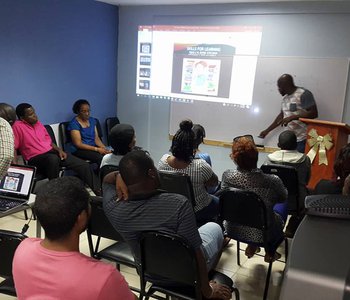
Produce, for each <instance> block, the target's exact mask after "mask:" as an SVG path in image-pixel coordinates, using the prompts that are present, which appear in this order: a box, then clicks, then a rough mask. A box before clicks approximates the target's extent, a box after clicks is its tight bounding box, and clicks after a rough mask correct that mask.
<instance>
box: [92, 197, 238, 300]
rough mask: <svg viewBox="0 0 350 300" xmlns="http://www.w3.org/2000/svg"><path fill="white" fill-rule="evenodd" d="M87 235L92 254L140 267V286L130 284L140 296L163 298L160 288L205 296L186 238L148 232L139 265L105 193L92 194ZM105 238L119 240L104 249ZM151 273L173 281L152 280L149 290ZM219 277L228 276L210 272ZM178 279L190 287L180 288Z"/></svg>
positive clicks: (172, 293)
mask: <svg viewBox="0 0 350 300" xmlns="http://www.w3.org/2000/svg"><path fill="white" fill-rule="evenodd" d="M93 236H97V240H96V243H95V244H94V243H93V241H94V239H93ZM87 237H88V243H89V249H90V255H91V256H92V257H95V258H97V259H107V260H110V261H113V262H115V263H116V266H117V268H118V270H120V265H126V266H128V267H131V268H134V269H136V270H137V272H138V274H139V275H140V288H137V287H130V288H131V289H132V290H134V291H136V292H138V293H140V299H142V298H143V296H145V297H146V299H148V297H150V296H152V298H157V299H163V298H160V297H158V296H157V295H154V293H156V292H161V293H164V294H166V295H170V296H174V297H179V298H181V299H202V293H201V286H200V280H199V270H198V268H197V266H198V264H197V258H196V255H195V253H194V249H192V248H191V247H190V246H189V245H188V242H187V241H185V240H184V239H183V238H181V237H179V236H177V235H171V234H165V233H161V232H145V233H144V234H143V235H142V238H141V241H140V250H141V265H137V263H136V262H135V260H134V257H133V255H132V252H131V249H130V247H129V246H128V245H127V243H126V242H125V241H123V239H122V237H121V236H120V234H119V233H118V232H117V231H116V230H115V229H114V228H113V226H112V225H111V223H110V222H109V220H108V219H107V217H106V215H105V213H104V211H103V204H102V198H101V197H91V217H90V222H89V225H88V228H87ZM101 238H107V239H110V240H114V241H116V242H115V243H113V244H112V245H110V246H108V247H106V248H104V249H102V250H100V249H99V245H100V239H101ZM149 276H151V277H152V276H153V277H158V278H159V277H161V278H164V279H167V280H169V282H171V283H172V284H171V285H166V284H164V285H159V284H151V287H150V288H149V289H148V291H146V283H147V279H146V278H147V277H149ZM217 277H219V278H220V280H222V279H223V278H224V280H225V276H224V275H223V274H221V273H219V272H212V273H210V274H209V279H215V278H217ZM226 281H227V282H229V284H228V285H230V286H231V285H232V282H231V280H230V279H229V278H226ZM174 283H178V285H180V286H186V287H188V288H185V289H184V288H183V287H181V288H176V285H174ZM233 291H234V293H235V295H236V299H238V300H239V291H238V289H237V288H234V289H233Z"/></svg>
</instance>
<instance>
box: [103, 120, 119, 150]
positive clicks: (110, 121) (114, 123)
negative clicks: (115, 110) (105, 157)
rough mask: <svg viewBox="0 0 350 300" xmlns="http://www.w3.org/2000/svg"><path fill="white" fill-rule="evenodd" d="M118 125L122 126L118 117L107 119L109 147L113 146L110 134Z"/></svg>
mask: <svg viewBox="0 0 350 300" xmlns="http://www.w3.org/2000/svg"><path fill="white" fill-rule="evenodd" d="M117 124H120V122H119V119H118V117H110V118H107V119H106V121H105V126H106V135H107V144H108V146H110V145H111V144H110V141H109V133H110V131H111V129H112V128H113V127H114V126H115V125H117Z"/></svg>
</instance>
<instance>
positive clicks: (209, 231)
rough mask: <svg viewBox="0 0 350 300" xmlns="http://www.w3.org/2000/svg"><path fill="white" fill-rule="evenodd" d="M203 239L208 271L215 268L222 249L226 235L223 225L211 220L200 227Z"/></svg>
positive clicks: (199, 230)
mask: <svg viewBox="0 0 350 300" xmlns="http://www.w3.org/2000/svg"><path fill="white" fill-rule="evenodd" d="M198 232H199V235H200V236H201V239H202V251H203V254H204V258H205V261H206V263H207V270H208V272H209V271H210V270H212V269H214V268H215V264H216V263H217V259H218V254H219V253H220V251H221V249H222V244H223V242H224V235H223V233H222V229H221V227H220V226H219V225H218V224H217V223H214V222H209V223H206V224H204V225H203V226H201V227H199V228H198Z"/></svg>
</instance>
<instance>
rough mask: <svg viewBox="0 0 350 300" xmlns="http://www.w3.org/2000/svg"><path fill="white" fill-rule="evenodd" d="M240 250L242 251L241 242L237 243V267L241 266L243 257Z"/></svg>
mask: <svg viewBox="0 0 350 300" xmlns="http://www.w3.org/2000/svg"><path fill="white" fill-rule="evenodd" d="M239 249H240V245H239V242H238V241H237V265H239V266H240V265H241V257H240V255H239Z"/></svg>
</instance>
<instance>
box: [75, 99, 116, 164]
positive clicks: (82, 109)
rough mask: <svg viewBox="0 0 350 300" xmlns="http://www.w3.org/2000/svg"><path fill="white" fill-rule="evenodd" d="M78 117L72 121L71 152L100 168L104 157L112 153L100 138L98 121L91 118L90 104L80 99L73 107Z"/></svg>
mask: <svg viewBox="0 0 350 300" xmlns="http://www.w3.org/2000/svg"><path fill="white" fill-rule="evenodd" d="M73 112H74V113H75V114H76V117H74V118H73V119H72V121H70V123H69V125H68V130H69V131H70V135H71V139H72V149H71V152H72V154H74V155H75V156H78V157H80V158H82V159H85V160H89V161H91V162H94V163H96V164H97V165H98V166H100V164H101V161H102V157H103V155H105V154H107V153H110V152H111V151H110V150H107V149H106V147H105V145H104V144H103V143H102V141H101V139H100V137H99V136H98V132H97V128H96V119H94V118H92V117H90V103H89V102H88V101H87V100H84V99H79V100H77V101H75V103H74V105H73Z"/></svg>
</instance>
